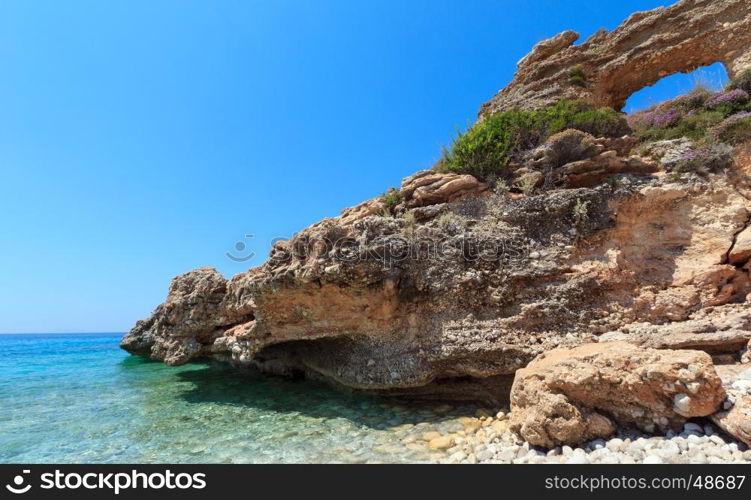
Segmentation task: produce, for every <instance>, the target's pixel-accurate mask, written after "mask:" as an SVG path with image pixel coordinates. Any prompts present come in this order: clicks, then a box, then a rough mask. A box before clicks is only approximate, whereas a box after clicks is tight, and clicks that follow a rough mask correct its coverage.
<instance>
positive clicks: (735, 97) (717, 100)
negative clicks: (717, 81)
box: [706, 89, 749, 108]
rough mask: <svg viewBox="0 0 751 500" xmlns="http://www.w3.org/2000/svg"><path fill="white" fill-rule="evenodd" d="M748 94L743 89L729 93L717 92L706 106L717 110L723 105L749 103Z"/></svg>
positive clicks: (729, 91)
mask: <svg viewBox="0 0 751 500" xmlns="http://www.w3.org/2000/svg"><path fill="white" fill-rule="evenodd" d="M748 97H749V96H748V92H746V91H745V90H743V89H733V90H728V91H727V92H717V93H715V94H713V95H712V97H710V98H709V99H708V100H707V102H706V106H707V107H708V108H716V107H717V106H720V105H722V104H739V103H744V102H746V101H748Z"/></svg>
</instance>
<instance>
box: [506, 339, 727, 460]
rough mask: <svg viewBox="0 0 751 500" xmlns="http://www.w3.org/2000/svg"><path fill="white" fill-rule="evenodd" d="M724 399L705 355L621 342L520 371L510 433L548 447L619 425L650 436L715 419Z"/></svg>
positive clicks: (555, 354) (556, 355)
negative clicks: (702, 418)
mask: <svg viewBox="0 0 751 500" xmlns="http://www.w3.org/2000/svg"><path fill="white" fill-rule="evenodd" d="M724 399H725V391H724V390H723V388H722V382H721V380H720V378H719V377H718V375H717V373H716V372H715V369H714V366H713V365H712V359H711V358H710V356H709V355H707V354H706V353H703V352H699V351H684V350H680V351H662V350H655V349H643V348H640V347H636V346H634V345H631V344H628V343H625V342H605V343H598V344H586V345H582V346H579V347H577V348H574V349H556V350H553V351H550V352H548V353H545V354H543V355H541V356H540V357H538V358H536V359H535V360H534V361H533V362H532V363H530V364H529V365H528V366H527V367H526V368H524V369H522V370H519V371H517V373H516V378H515V379H514V385H513V387H512V390H511V410H512V413H511V420H510V428H511V429H512V430H513V431H514V432H516V433H517V434H519V435H520V436H521V437H522V438H523V439H525V440H526V441H528V442H530V443H531V444H534V445H538V446H543V447H553V446H557V445H562V444H575V443H580V442H583V441H587V440H590V439H594V438H597V437H607V436H609V435H610V434H612V433H613V432H614V430H615V429H616V425H623V426H636V427H638V428H640V429H643V430H646V431H649V432H652V431H655V430H662V431H665V430H667V429H669V428H678V427H680V426H681V425H682V424H683V422H685V420H686V419H687V418H691V417H698V416H707V415H710V414H712V413H714V412H715V411H716V410H717V408H718V407H719V406H720V404H721V403H722V401H723V400H724Z"/></svg>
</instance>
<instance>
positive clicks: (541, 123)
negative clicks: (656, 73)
mask: <svg viewBox="0 0 751 500" xmlns="http://www.w3.org/2000/svg"><path fill="white" fill-rule="evenodd" d="M571 128H573V129H577V130H581V131H583V132H588V133H590V134H592V135H594V136H596V137H620V136H622V135H625V134H628V133H630V132H631V129H630V128H629V126H628V124H627V123H626V120H625V118H624V116H623V115H622V114H621V113H618V112H616V111H614V110H613V109H610V108H602V109H594V108H592V106H591V105H589V104H587V103H585V102H583V101H570V100H564V101H560V102H558V103H557V104H555V105H554V106H550V107H548V108H545V109H542V110H537V111H523V110H518V109H514V110H509V111H503V112H501V113H498V114H495V115H492V116H489V117H487V118H486V119H485V120H484V121H482V122H480V123H477V124H475V125H474V126H473V127H471V128H470V129H469V130H467V131H466V132H465V133H463V134H460V135H459V137H457V139H456V140H455V141H454V144H453V145H452V147H451V149H450V150H448V149H444V156H443V160H442V165H441V169H442V170H444V171H449V172H462V173H470V174H472V175H474V176H475V177H479V178H485V177H486V176H488V175H491V174H500V173H502V172H503V171H504V169H505V167H507V166H508V164H509V162H510V160H511V158H512V157H513V155H515V154H517V153H519V152H521V151H525V150H528V149H532V148H534V147H536V146H539V145H540V144H542V143H543V142H544V141H545V140H546V139H547V138H548V137H550V136H551V135H553V134H556V133H558V132H561V131H563V130H566V129H571Z"/></svg>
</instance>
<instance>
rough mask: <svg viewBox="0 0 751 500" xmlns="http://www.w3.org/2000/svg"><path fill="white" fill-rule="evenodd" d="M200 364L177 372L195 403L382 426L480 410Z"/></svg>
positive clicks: (186, 395) (209, 362)
mask: <svg viewBox="0 0 751 500" xmlns="http://www.w3.org/2000/svg"><path fill="white" fill-rule="evenodd" d="M195 364H200V365H202V367H203V368H201V369H193V370H191V371H185V372H180V373H178V374H177V377H178V378H179V379H180V380H182V381H186V382H190V383H191V385H192V388H191V389H189V390H187V391H185V392H183V393H182V395H181V397H182V398H183V399H184V400H185V401H188V402H190V403H212V404H217V405H233V406H245V407H249V408H255V409H261V410H266V411H273V412H280V413H298V414H302V415H306V416H309V417H318V418H326V419H334V418H345V419H348V420H350V421H352V422H354V423H356V424H358V425H364V426H367V427H369V428H371V429H377V430H382V429H387V428H390V427H394V426H399V425H403V424H417V423H421V422H440V421H443V420H447V419H452V418H457V417H459V416H466V415H473V414H474V412H475V411H476V410H477V409H478V408H480V407H479V406H477V405H472V404H461V405H449V404H439V403H436V402H422V401H407V400H404V399H401V398H393V397H392V398H389V397H379V396H373V395H367V394H362V393H356V392H344V391H340V390H336V389H334V388H332V387H330V386H329V385H327V384H325V383H322V382H317V381H311V380H305V379H300V380H297V379H284V378H278V377H271V376H267V375H263V374H261V373H259V372H257V371H255V370H252V369H241V368H234V367H231V366H228V365H226V364H224V363H221V362H218V361H212V360H203V361H198V362H196V363H195Z"/></svg>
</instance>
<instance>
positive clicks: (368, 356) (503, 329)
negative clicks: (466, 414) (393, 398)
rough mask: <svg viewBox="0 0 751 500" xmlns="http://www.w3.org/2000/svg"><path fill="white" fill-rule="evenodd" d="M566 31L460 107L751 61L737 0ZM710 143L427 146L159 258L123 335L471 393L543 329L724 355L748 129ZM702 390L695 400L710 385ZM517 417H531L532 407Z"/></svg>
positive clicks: (492, 387) (572, 135) (608, 91)
mask: <svg viewBox="0 0 751 500" xmlns="http://www.w3.org/2000/svg"><path fill="white" fill-rule="evenodd" d="M577 37H578V35H576V34H575V33H572V32H566V33H562V34H561V35H558V36H557V37H554V38H553V39H551V40H548V41H545V42H541V43H540V44H538V45H537V46H536V47H535V48H534V49H533V51H532V52H531V53H530V54H529V55H528V56H527V57H525V58H524V59H522V61H520V63H519V71H518V73H517V75H516V77H515V78H514V80H513V81H512V83H511V84H510V85H509V86H508V87H507V88H505V89H504V90H502V91H501V92H500V93H499V94H498V95H497V96H495V97H494V98H493V99H492V100H491V101H490V102H489V103H487V104H485V105H484V106H483V107H482V110H481V121H483V120H487V119H488V117H491V116H493V115H495V114H496V113H500V112H503V111H506V110H510V109H517V108H523V109H542V108H544V107H545V106H549V105H551V104H553V103H555V102H559V101H561V100H564V99H571V98H576V99H580V100H584V101H586V102H589V103H590V104H594V105H596V106H610V107H613V108H616V109H619V108H620V107H621V106H622V105H623V103H624V101H625V99H626V98H627V97H628V96H629V95H630V94H631V93H632V92H634V91H636V90H639V89H640V88H642V87H644V86H646V85H650V84H652V83H654V82H655V81H656V80H658V79H659V78H660V77H662V76H665V75H667V74H671V73H674V72H677V71H686V70H690V69H693V68H695V67H697V66H701V65H706V64H711V63H714V62H717V61H721V62H724V63H725V64H726V65H727V66H728V69H729V70H730V72H731V74H733V75H741V74H743V73H744V70H745V69H747V68H749V67H751V57H749V56H750V55H751V7H749V5H748V3H747V2H746V1H745V0H720V1H708V0H684V1H682V2H679V3H678V4H676V5H674V6H672V7H670V8H667V9H662V8H661V9H657V10H655V11H651V12H644V13H637V14H634V15H632V16H631V17H630V18H629V19H628V20H626V21H625V22H624V24H623V25H622V26H620V27H619V28H618V29H616V30H615V31H613V32H612V33H606V32H604V31H603V32H598V33H596V34H595V35H593V36H592V37H591V38H590V39H589V40H587V41H586V42H585V43H584V44H582V45H577V46H573V45H572V44H573V42H574V41H575V40H576V38H577ZM572 68H574V70H573V71H572ZM739 116H740V115H739ZM712 147H715V146H712ZM723 147H725V149H722V151H723V154H724V155H725V156H724V157H723V161H722V162H721V164H720V165H719V166H718V165H714V164H713V165H712V166H708V167H707V168H706V169H694V170H692V171H681V170H680V169H679V168H678V167H676V166H675V162H676V160H675V159H676V158H679V161H684V160H685V159H686V158H694V157H695V156H697V155H698V152H701V151H704V150H705V149H706V147H705V146H704V141H703V140H699V139H696V138H693V139H678V140H661V141H653V140H646V139H644V137H643V136H639V135H638V134H636V133H630V132H629V133H628V134H626V135H625V136H622V137H620V136H619V137H604V136H593V135H591V134H590V133H587V132H583V131H581V130H577V131H575V130H566V131H564V132H561V133H558V134H554V135H552V136H551V137H547V138H546V139H545V140H544V141H541V143H540V144H539V145H535V146H534V147H531V148H528V149H526V150H523V151H517V152H515V153H514V155H513V156H512V158H511V159H510V161H509V162H508V164H507V165H505V166H504V168H505V170H504V172H505V174H504V175H506V177H508V178H509V179H512V180H516V182H515V183H513V184H512V185H511V187H508V185H506V184H504V182H503V181H502V179H501V182H498V177H497V176H479V178H478V177H475V176H473V175H470V174H468V173H465V172H448V171H445V169H442V168H441V165H440V164H439V165H438V166H437V167H436V168H435V169H433V170H429V171H423V172H419V173H417V174H415V175H413V176H411V177H409V178H407V179H405V180H404V181H403V183H402V185H401V187H400V188H399V189H398V190H394V191H392V192H390V193H387V194H386V195H384V196H383V197H381V198H377V199H373V200H369V201H366V202H364V203H363V204H361V205H358V206H356V207H353V208H349V209H347V210H344V211H343V212H342V214H341V215H340V216H339V217H336V218H332V219H325V220H323V221H321V222H319V223H317V224H314V225H313V226H311V227H309V228H307V229H305V230H303V231H301V232H300V233H299V234H297V235H296V236H295V237H294V238H292V239H291V240H289V241H284V242H280V243H277V244H276V245H275V246H274V248H273V250H272V251H271V255H270V256H269V259H268V261H267V262H266V263H265V264H263V265H262V266H260V267H258V268H254V269H251V270H249V271H248V272H246V273H242V274H239V275H236V276H234V277H233V278H232V279H230V280H227V279H225V278H224V277H223V276H222V275H221V274H220V273H218V272H217V271H216V270H214V269H211V268H201V269H197V270H194V271H191V272H188V273H186V274H183V275H181V276H178V277H176V278H175V279H174V280H173V282H172V284H171V286H170V288H169V293H168V296H167V300H166V301H165V302H164V303H163V304H161V305H159V306H158V307H157V308H156V310H155V311H154V312H153V314H152V315H151V316H150V317H149V318H147V319H145V320H142V321H139V322H138V323H137V324H136V326H135V327H134V328H133V329H132V330H131V331H130V332H129V333H128V334H127V335H126V336H125V338H124V339H123V341H122V347H123V348H124V349H126V350H128V351H129V352H132V353H136V354H143V355H147V356H150V357H151V358H153V359H156V360H163V361H164V362H165V363H167V364H172V365H177V364H182V363H186V362H188V361H190V360H191V359H194V358H197V357H202V356H211V357H215V358H218V359H222V360H226V361H228V362H231V363H233V364H236V365H240V366H248V367H255V368H257V369H260V370H262V371H264V372H267V373H271V374H280V375H295V374H301V375H305V376H309V377H316V378H322V379H325V380H328V381H330V382H332V383H334V384H337V385H340V386H344V387H348V388H354V389H360V390H370V391H379V392H383V393H388V394H412V395H417V396H436V397H451V398H467V399H480V400H484V401H488V402H500V401H505V400H508V397H509V388H510V385H511V381H512V379H513V377H514V374H515V373H516V372H517V370H520V369H522V368H524V367H525V366H527V365H528V364H529V363H530V362H531V361H532V360H533V359H535V358H536V357H537V356H538V355H540V354H542V353H545V352H547V351H550V350H552V349H554V348H568V349H573V348H576V347H577V346H580V345H582V344H587V343H596V342H600V341H604V340H608V341H613V340H616V341H625V342H628V343H630V344H632V345H638V346H643V347H646V348H657V349H695V350H701V351H704V352H706V353H708V354H709V355H710V356H713V357H714V359H715V361H717V362H725V363H732V362H738V361H740V358H741V355H742V352H743V350H744V349H745V347H746V345H747V344H748V342H749V339H751V310H750V309H749V307H748V302H747V295H748V292H749V290H750V287H751V281H749V268H750V267H751V264H750V263H749V260H750V259H751V229H749V228H747V225H748V222H749V216H750V215H751V212H750V211H751V201H749V197H750V196H751V187H750V185H749V182H748V175H749V173H751V154H749V152H751V147H750V146H749V144H748V142H746V141H736V142H734V143H732V144H724V143H723ZM713 151H714V150H713ZM692 155H693V156H692ZM681 158H683V159H684V160H680V159H681ZM685 161H688V160H685ZM685 161H684V163H685ZM708 161H709V160H708ZM713 161H714V160H713ZM681 165H683V164H681ZM710 167H711V168H710ZM529 178H532V179H533V181H531V182H525V181H524V179H529ZM551 178H552V179H554V182H545V181H543V179H551ZM520 182H521V184H520ZM618 345H621V344H620V343H618ZM650 352H651V351H650ZM651 356H653V357H654V356H656V355H654V354H651ZM683 356H684V357H685V356H688V355H683ZM657 357H659V356H657ZM707 360H709V361H707ZM702 363H705V364H706V363H709V366H710V368H711V360H710V358H709V357H706V358H702ZM544 364H545V363H542V364H541V363H538V365H539V366H542V365H544ZM605 365H607V363H605ZM710 368H707V370H709V371H711V370H710ZM707 377H708V378H707V379H711V376H710V375H707ZM703 380H705V379H702V383H704V382H703ZM537 383H538V384H540V383H542V382H539V381H538V382H537ZM687 383H688V382H687ZM697 383H698V382H697ZM711 384H713V385H712V387H715V388H717V387H719V386H718V384H717V383H716V381H714V380H712V381H711ZM533 392H535V393H537V392H539V391H537V390H535V391H533ZM650 394H652V393H651V392H650ZM713 394H714V395H713V396H712V398H713V399H712V401H711V402H710V406H712V408H710V409H709V410H707V409H706V408H704V407H702V412H701V414H702V415H704V414H709V413H711V412H712V410H713V409H716V407H717V406H718V405H719V403H720V402H721V400H722V397H724V393H722V394H720V393H719V392H717V391H715V392H714V393H713ZM663 396H664V395H660V394H657V395H655V396H654V397H655V398H659V397H663ZM673 396H674V395H673V394H671V395H669V396H665V397H670V398H672V397H673ZM519 397H521V396H519ZM524 400H525V401H528V400H529V398H528V397H527V398H526V399H524ZM520 401H521V399H520ZM525 404H526V403H525ZM576 404H578V403H576ZM608 408H609V410H608V411H610V412H612V411H613V410H612V407H608ZM655 415H657V417H656V418H659V417H663V418H666V420H665V422H666V425H667V424H672V423H675V422H678V421H680V420H681V418H680V415H678V416H677V417H676V415H675V414H670V415H667V414H665V413H664V412H663V413H660V412H657V413H655ZM530 418H531V419H532V420H530V421H529V422H532V423H529V422H528V424H529V425H527V428H534V429H536V430H535V432H537V433H538V434H539V433H540V431H539V429H540V428H544V427H545V426H544V425H542V424H539V419H538V420H535V418H536V417H534V416H532V417H530ZM683 419H684V420H685V418H683ZM542 420H544V419H542ZM616 420H617V419H616ZM627 420H628V419H627ZM535 422H537V423H535ZM538 424H539V425H538ZM600 424H602V422H599V424H598V425H600ZM523 425H524V419H523V418H521V417H520V420H519V423H518V424H517V427H519V428H521V427H522V426H523ZM587 425H588V424H587ZM535 426H536V427H535ZM541 426H542V427H541ZM602 428H605V430H606V431H607V429H611V428H612V424H610V425H609V426H608V425H605V426H604V427H602V425H600V427H599V429H602ZM545 432H546V433H547V434H545V435H546V436H549V435H551V431H550V429H549V428H546V430H545ZM598 432H600V434H602V433H605V431H602V430H600V431H598ZM552 434H555V433H554V432H553V433H552ZM590 434H592V435H598V434H597V432H592V433H590ZM559 441H561V440H559V439H554V438H550V437H545V438H544V439H543V438H541V442H544V443H546V444H549V443H551V442H553V443H557V442H559ZM564 441H565V440H564Z"/></svg>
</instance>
